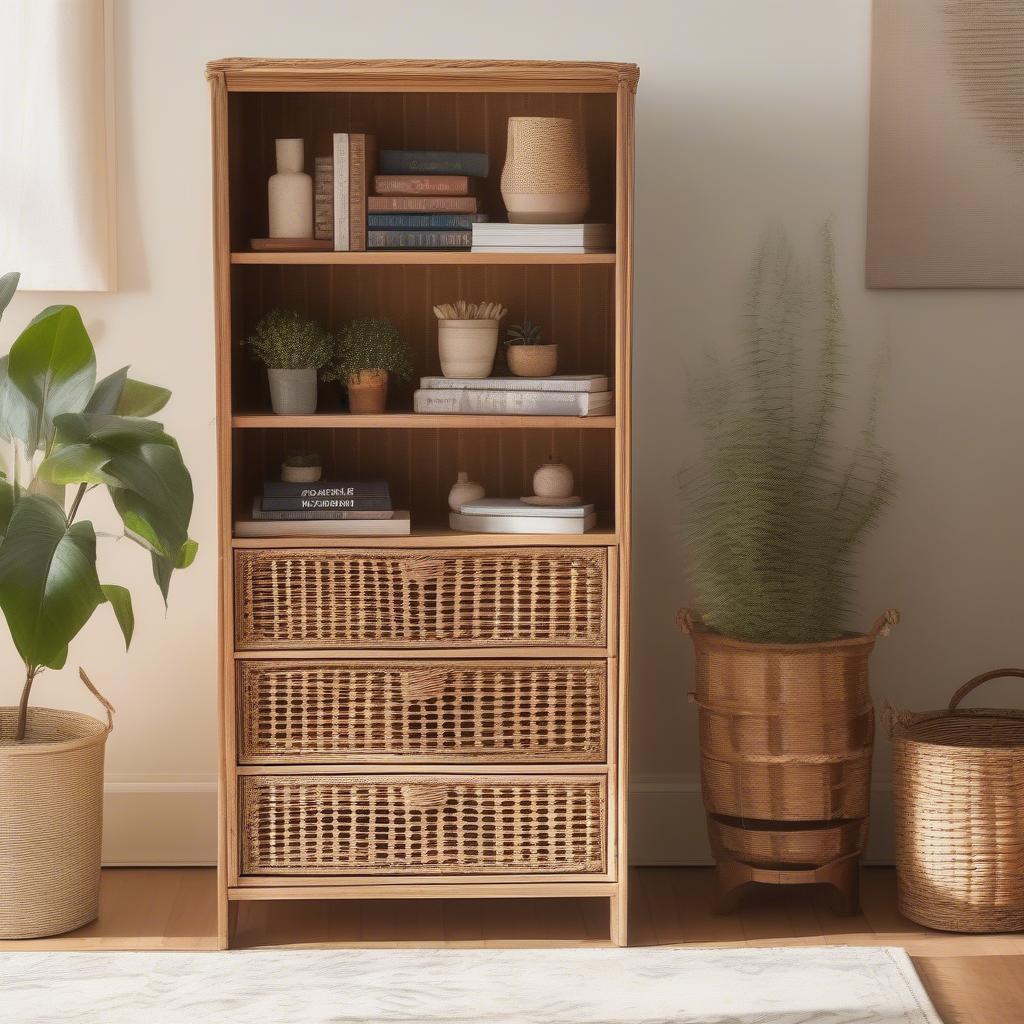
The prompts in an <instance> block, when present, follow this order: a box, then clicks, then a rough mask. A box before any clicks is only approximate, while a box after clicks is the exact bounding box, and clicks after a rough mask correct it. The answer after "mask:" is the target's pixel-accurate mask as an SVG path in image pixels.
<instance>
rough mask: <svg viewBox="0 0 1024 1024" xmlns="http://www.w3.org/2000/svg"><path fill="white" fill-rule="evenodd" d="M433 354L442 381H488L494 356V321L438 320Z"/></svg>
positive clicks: (496, 332) (495, 326)
mask: <svg viewBox="0 0 1024 1024" xmlns="http://www.w3.org/2000/svg"><path fill="white" fill-rule="evenodd" d="M437 350H438V355H440V357H441V372H442V373H443V374H444V375H445V376H446V377H471V378H479V377H489V376H490V375H491V370H493V369H494V357H495V355H496V354H497V352H498V321H497V320H438V322H437Z"/></svg>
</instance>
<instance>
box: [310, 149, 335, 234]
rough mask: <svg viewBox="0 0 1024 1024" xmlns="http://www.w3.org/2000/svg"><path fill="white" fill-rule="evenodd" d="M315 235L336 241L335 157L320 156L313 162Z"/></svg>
mask: <svg viewBox="0 0 1024 1024" xmlns="http://www.w3.org/2000/svg"><path fill="white" fill-rule="evenodd" d="M313 235H314V237H315V238H318V239H321V240H328V241H331V242H333V241H334V157H333V156H318V157H317V158H316V159H315V160H314V161H313ZM332 248H333V246H332Z"/></svg>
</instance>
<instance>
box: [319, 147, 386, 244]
mask: <svg viewBox="0 0 1024 1024" xmlns="http://www.w3.org/2000/svg"><path fill="white" fill-rule="evenodd" d="M376 166H377V140H376V138H375V137H374V136H373V135H365V134H363V133H356V132H351V133H350V132H335V133H334V136H333V143H332V150H331V155H330V156H318V157H317V158H316V159H315V160H314V161H313V235H314V237H315V238H316V239H317V240H318V241H321V242H323V243H325V247H326V246H327V244H328V243H331V242H333V244H334V250H335V252H362V251H363V250H365V249H366V201H367V198H368V197H369V194H370V184H371V182H372V181H373V175H374V173H375V171H376Z"/></svg>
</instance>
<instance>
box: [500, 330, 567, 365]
mask: <svg viewBox="0 0 1024 1024" xmlns="http://www.w3.org/2000/svg"><path fill="white" fill-rule="evenodd" d="M505 358H506V359H507V360H508V368H509V369H510V370H511V371H512V373H514V374H515V375H516V376H517V377H550V376H551V374H553V373H554V372H555V369H556V368H557V366H558V346H557V345H549V344H548V343H547V342H545V341H544V333H543V331H541V329H540V327H539V326H538V325H537V324H534V323H531V322H530V321H529V320H524V321H523V323H521V324H513V325H512V326H511V327H509V329H508V334H507V335H506V336H505Z"/></svg>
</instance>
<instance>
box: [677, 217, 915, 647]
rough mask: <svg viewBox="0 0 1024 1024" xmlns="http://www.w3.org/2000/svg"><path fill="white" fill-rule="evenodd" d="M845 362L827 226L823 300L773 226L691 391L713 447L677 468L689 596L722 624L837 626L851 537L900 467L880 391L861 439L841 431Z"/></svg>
mask: <svg viewBox="0 0 1024 1024" xmlns="http://www.w3.org/2000/svg"><path fill="white" fill-rule="evenodd" d="M811 328H813V330H814V331H815V332H816V333H817V339H818V340H817V345H816V346H815V347H816V352H814V357H813V359H811V360H810V363H811V365H809V366H808V365H807V363H808V360H807V359H806V358H804V357H803V354H802V349H803V347H804V346H803V344H802V342H803V340H804V339H805V338H806V337H807V335H808V331H809V329H811ZM844 364H845V358H844V345H843V318H842V312H841V309H840V304H839V293H838V287H837V283H836V269H835V246H834V242H833V239H832V234H831V230H830V229H829V227H827V226H826V228H825V229H824V232H823V255H822V278H821V293H820V303H819V304H818V306H817V307H815V305H814V304H813V303H812V302H811V294H810V289H809V288H808V286H807V284H806V281H805V276H804V274H803V272H802V270H801V268H800V266H799V262H798V260H797V257H796V254H795V252H794V250H793V247H792V245H791V244H790V242H789V240H788V238H787V237H786V235H785V234H784V233H783V232H781V231H779V232H777V233H776V234H774V235H773V236H771V237H769V238H768V239H767V240H766V241H765V242H764V244H763V245H762V247H761V249H760V251H759V252H758V254H757V256H756V257H755V259H754V262H753V267H752V272H751V282H750V298H749V304H748V309H747V313H746V330H745V332H744V342H743V346H742V350H741V353H740V355H739V357H738V359H737V360H736V361H735V362H734V363H733V364H732V365H730V366H728V367H723V366H721V365H717V364H714V365H712V368H711V370H710V372H709V373H708V374H707V375H706V376H705V377H704V378H703V379H702V380H701V381H699V382H698V384H699V387H698V388H697V389H695V390H696V391H697V392H698V393H697V395H696V396H695V406H696V408H697V412H698V416H699V419H700V422H701V424H702V427H703V430H704V433H705V445H704V450H703V453H702V455H701V456H700V458H699V460H698V461H697V462H696V463H695V464H694V465H692V466H689V467H688V468H687V469H685V470H684V471H683V473H682V476H681V480H682V485H683V500H684V523H685V528H686V531H687V537H688V546H689V557H688V566H689V569H688V571H689V577H690V582H691V586H692V589H693V592H694V598H695V603H696V605H697V608H698V610H699V611H700V613H701V617H702V618H703V620H704V622H705V623H706V624H707V625H708V626H709V627H711V628H714V629H716V630H717V631H719V632H720V633H723V634H725V635H727V636H730V637H734V638H736V639H739V640H745V641H749V642H752V643H817V642H821V641H824V640H831V639H834V638H836V637H837V636H840V635H841V634H842V632H843V627H844V622H845V620H846V617H847V615H848V613H849V611H850V607H851V590H852V583H853V556H854V553H855V550H856V547H857V544H858V542H859V541H860V540H861V539H862V538H863V536H864V534H865V532H866V531H867V530H868V529H869V528H870V527H871V526H872V525H873V524H874V523H875V521H876V520H877V518H878V516H879V514H880V513H881V511H882V510H883V508H884V507H885V505H886V504H887V502H888V501H889V499H890V497H891V494H892V487H893V484H894V479H895V474H894V471H893V467H892V459H891V456H890V454H889V452H887V451H886V450H885V449H884V448H882V447H881V446H880V445H879V443H878V441H877V438H876V419H877V415H876V412H877V399H873V400H872V402H871V407H870V409H869V410H868V414H867V418H866V424H865V426H864V428H863V431H862V434H861V437H860V441H859V443H858V444H856V446H855V447H853V448H848V447H843V446H842V445H841V444H840V443H839V441H838V440H837V438H836V434H837V427H838V423H837V416H838V411H839V408H840V406H841V404H842V402H843V398H844V395H843V380H844V378H843V369H844Z"/></svg>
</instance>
